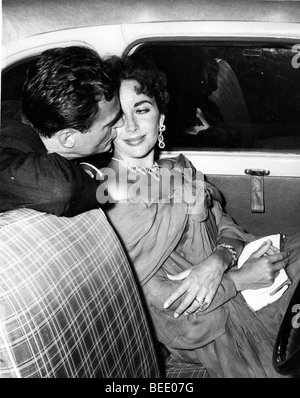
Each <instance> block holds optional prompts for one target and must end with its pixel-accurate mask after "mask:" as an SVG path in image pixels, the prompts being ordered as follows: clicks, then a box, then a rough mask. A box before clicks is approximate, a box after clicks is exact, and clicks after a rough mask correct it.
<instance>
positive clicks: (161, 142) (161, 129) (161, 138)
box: [158, 124, 166, 149]
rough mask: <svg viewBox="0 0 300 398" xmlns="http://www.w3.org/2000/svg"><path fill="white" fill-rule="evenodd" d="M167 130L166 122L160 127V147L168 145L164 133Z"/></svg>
mask: <svg viewBox="0 0 300 398" xmlns="http://www.w3.org/2000/svg"><path fill="white" fill-rule="evenodd" d="M165 130H166V126H165V125H164V124H162V125H160V126H159V127H158V146H159V147H160V149H163V148H164V147H165V146H166V144H165V143H164V136H163V134H162V133H163V132H164V131H165Z"/></svg>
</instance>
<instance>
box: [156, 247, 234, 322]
mask: <svg viewBox="0 0 300 398" xmlns="http://www.w3.org/2000/svg"><path fill="white" fill-rule="evenodd" d="M226 267H227V266H226V264H225V263H224V262H222V261H221V260H220V256H218V255H217V254H216V253H212V254H211V255H210V256H209V257H207V258H206V259H205V260H204V261H202V262H201V263H200V264H198V265H195V266H193V267H191V268H189V269H187V270H185V271H183V272H181V273H179V274H177V275H168V278H169V279H170V280H173V281H175V280H183V282H182V284H181V285H180V287H179V288H178V289H176V290H175V292H174V293H173V294H172V295H171V296H170V297H169V298H168V299H167V300H166V301H165V303H164V308H168V307H170V305H172V303H173V302H174V301H176V300H177V299H178V298H179V297H181V296H182V295H183V294H186V297H185V298H184V299H183V301H182V302H181V304H180V305H179V307H178V308H177V309H176V310H175V313H174V317H175V318H177V317H179V316H180V315H181V314H182V313H183V312H185V313H186V314H191V313H193V312H195V311H197V310H203V309H205V308H207V307H208V306H209V305H210V303H211V302H212V300H213V298H214V296H215V294H216V291H217V289H218V287H219V285H220V283H221V280H222V277H223V274H224V272H225V270H226ZM204 303H205V305H204Z"/></svg>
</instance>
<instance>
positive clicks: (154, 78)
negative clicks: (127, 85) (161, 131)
mask: <svg viewBox="0 0 300 398" xmlns="http://www.w3.org/2000/svg"><path fill="white" fill-rule="evenodd" d="M105 61H106V62H107V64H108V65H109V67H110V68H111V69H112V71H113V72H114V75H115V79H117V80H118V81H119V85H120V84H121V82H122V80H136V81H137V82H138V83H139V87H136V92H137V94H145V95H147V96H148V97H150V98H155V101H156V104H157V107H158V109H159V111H160V112H162V113H166V105H167V103H168V101H169V93H168V91H167V77H166V75H165V74H164V73H163V72H162V71H160V70H159V69H158V68H157V66H156V65H155V64H154V63H153V62H152V60H150V59H149V58H146V57H144V56H142V55H139V54H132V55H127V56H123V57H116V56H112V57H109V58H106V59H105Z"/></svg>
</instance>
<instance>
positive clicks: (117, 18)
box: [2, 0, 300, 44]
mask: <svg viewBox="0 0 300 398" xmlns="http://www.w3.org/2000/svg"><path fill="white" fill-rule="evenodd" d="M210 20H211V21H263V22H264V21H265V22H291V23H293V22H299V21H300V6H299V2H297V1H254V0H208V1H207V0H184V1H183V0H48V1H41V0H2V22H3V28H2V43H3V44H7V43H9V42H12V41H15V40H20V39H23V38H26V37H30V36H32V35H36V34H40V33H45V32H52V31H58V30H63V29H71V28H76V27H86V26H98V25H115V24H131V23H143V22H147V23H149V22H166V21H210Z"/></svg>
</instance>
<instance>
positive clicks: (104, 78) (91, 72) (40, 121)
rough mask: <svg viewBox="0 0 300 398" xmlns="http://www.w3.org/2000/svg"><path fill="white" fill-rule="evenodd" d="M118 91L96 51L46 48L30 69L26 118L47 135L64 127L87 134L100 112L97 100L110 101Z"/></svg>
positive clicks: (25, 88) (25, 93)
mask: <svg viewBox="0 0 300 398" xmlns="http://www.w3.org/2000/svg"><path fill="white" fill-rule="evenodd" d="M116 91H117V86H116V84H115V82H114V81H113V79H112V77H111V73H110V69H109V66H108V65H106V64H105V63H104V62H103V61H102V59H101V58H100V56H99V55H98V54H97V53H96V52H95V51H94V50H91V49H89V48H85V47H79V46H72V47H62V48H55V49H51V50H46V51H44V52H43V53H42V54H41V55H40V56H39V57H38V58H37V60H36V61H35V62H34V63H33V64H31V65H30V67H29V69H28V71H27V78H26V81H25V83H24V86H23V94H22V113H23V117H24V119H25V122H26V123H28V124H29V125H31V126H32V127H33V128H34V129H35V131H36V132H38V133H39V134H40V135H41V136H44V137H49V138H50V137H52V136H53V135H54V134H55V133H56V132H57V131H59V130H62V129H65V128H74V129H76V130H79V131H80V132H82V133H84V132H86V131H87V130H89V129H90V127H91V126H92V124H93V123H94V121H95V120H96V118H97V117H98V115H99V108H98V102H99V101H100V100H106V101H111V100H112V98H113V97H114V96H115V95H116Z"/></svg>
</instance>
